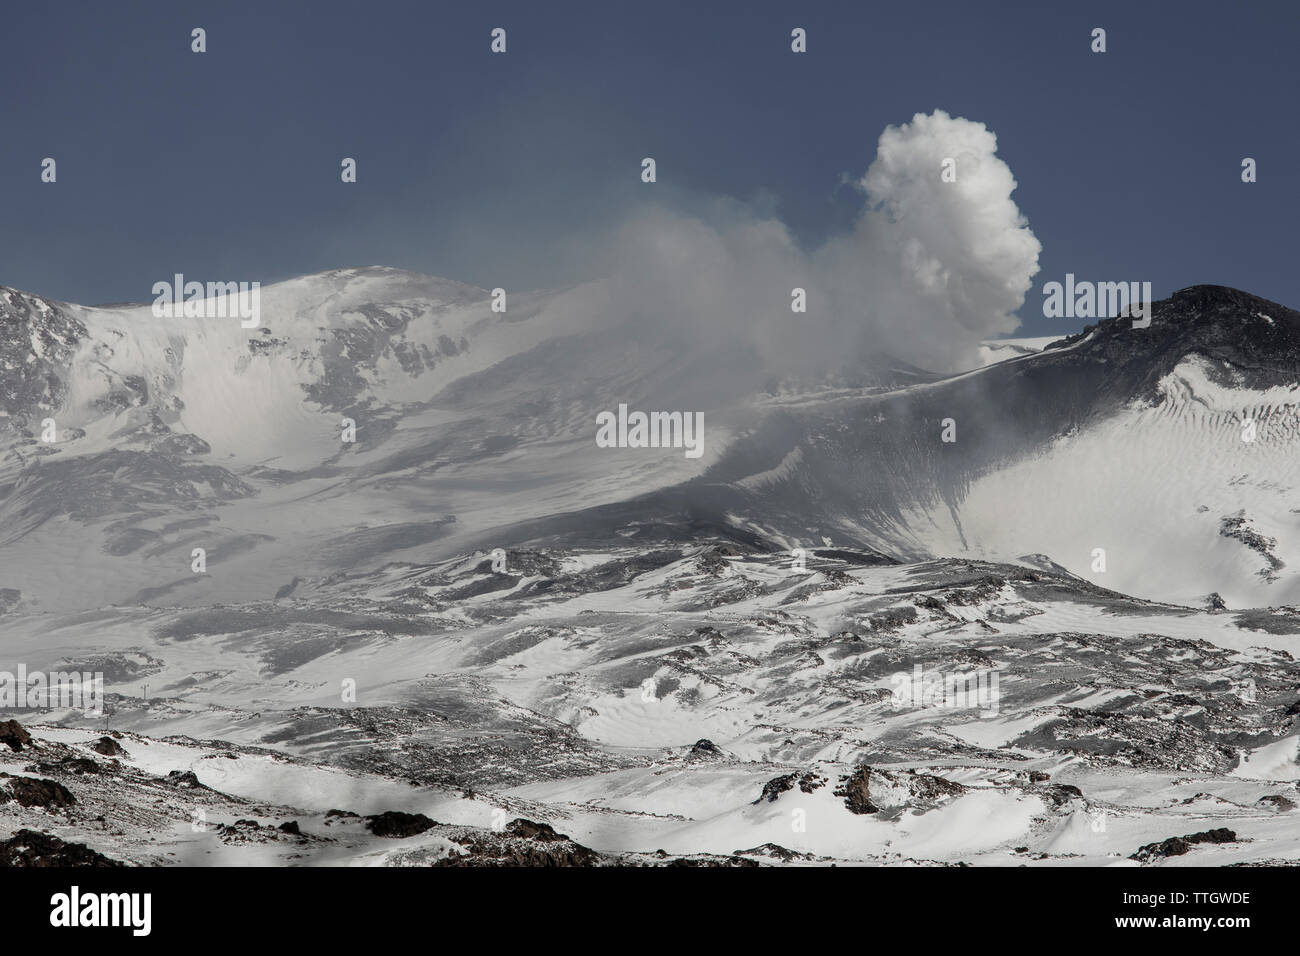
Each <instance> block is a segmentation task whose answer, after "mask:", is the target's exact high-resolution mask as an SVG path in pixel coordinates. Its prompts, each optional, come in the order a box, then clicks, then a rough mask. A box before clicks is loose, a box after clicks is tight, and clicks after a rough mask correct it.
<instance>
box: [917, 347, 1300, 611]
mask: <svg viewBox="0 0 1300 956" xmlns="http://www.w3.org/2000/svg"><path fill="white" fill-rule="evenodd" d="M1158 388H1159V393H1160V396H1161V400H1160V401H1158V402H1156V403H1153V404H1148V403H1141V404H1136V405H1134V406H1131V407H1128V408H1125V409H1123V410H1122V411H1120V412H1119V413H1117V414H1115V415H1114V416H1112V417H1111V418H1109V419H1107V420H1106V421H1103V422H1099V423H1097V424H1095V425H1092V426H1091V427H1090V428H1088V429H1086V430H1081V431H1076V432H1074V433H1073V434H1070V435H1066V436H1063V437H1061V438H1059V439H1057V440H1056V441H1055V442H1053V443H1052V444H1051V445H1050V446H1048V447H1046V448H1044V449H1042V451H1041V452H1039V453H1038V454H1035V455H1033V456H1031V457H1029V458H1026V459H1025V460H1023V461H1020V462H1017V463H1013V464H1011V465H1009V466H1008V467H1006V468H1004V469H1002V470H1000V471H998V472H995V473H994V474H991V475H988V476H985V477H983V478H980V479H978V480H976V481H975V482H973V483H972V485H971V487H970V489H969V491H968V493H967V494H966V496H965V498H964V500H963V501H962V502H961V505H960V508H959V510H958V514H959V515H960V520H961V533H960V535H959V534H958V531H957V528H956V526H955V525H954V524H953V523H952V521H951V519H950V518H949V517H948V515H947V513H946V512H945V511H943V510H939V509H935V510H929V511H926V512H913V514H912V515H911V516H910V517H909V519H908V521H907V525H908V527H909V530H910V532H911V533H912V534H914V535H916V537H917V538H918V539H919V540H920V541H921V542H922V543H923V545H924V546H925V547H926V548H928V549H929V550H931V551H932V552H933V553H936V554H962V553H970V554H974V555H977V556H980V557H990V556H994V555H997V556H1006V555H1012V554H1023V553H1026V552H1029V551H1036V552H1042V553H1045V554H1048V555H1050V556H1051V558H1052V559H1053V560H1055V561H1057V562H1058V563H1060V564H1062V565H1064V566H1065V567H1067V568H1069V569H1070V570H1071V571H1073V572H1074V573H1076V574H1078V575H1080V576H1082V577H1084V578H1086V579H1088V580H1090V581H1092V582H1094V583H1096V584H1100V585H1103V586H1105V587H1108V588H1113V589H1115V590H1118V591H1122V592H1125V593H1128V594H1137V595H1144V596H1159V597H1161V598H1164V599H1166V600H1173V601H1177V602H1179V603H1189V604H1199V603H1201V602H1202V601H1203V599H1204V598H1205V596H1206V595H1207V594H1209V593H1211V592H1217V593H1219V594H1220V595H1222V596H1223V598H1224V599H1225V600H1226V601H1227V602H1228V605H1229V606H1231V607H1253V606H1261V605H1270V604H1294V603H1300V578H1297V577H1296V575H1295V574H1293V573H1288V574H1286V575H1284V576H1282V577H1281V578H1279V579H1278V580H1276V581H1269V580H1268V579H1267V576H1266V575H1265V576H1262V575H1261V574H1260V572H1261V571H1262V570H1266V569H1267V565H1266V564H1265V562H1264V561H1261V558H1260V555H1259V554H1258V553H1255V552H1254V551H1252V550H1251V549H1250V548H1248V547H1243V545H1242V544H1241V543H1240V542H1239V541H1236V540H1233V539H1231V538H1228V537H1224V536H1222V535H1221V534H1220V529H1221V525H1222V522H1223V520H1224V519H1225V518H1228V517H1230V516H1234V515H1237V514H1238V513H1242V514H1244V516H1245V517H1246V518H1247V519H1248V520H1249V522H1250V525H1251V527H1252V528H1253V529H1254V530H1255V531H1256V532H1258V533H1259V534H1260V535H1261V536H1263V537H1266V538H1276V539H1277V544H1276V549H1275V551H1274V552H1273V553H1274V555H1275V556H1276V558H1277V559H1278V560H1280V561H1282V562H1283V563H1284V564H1285V565H1286V566H1288V567H1291V568H1295V567H1300V511H1297V508H1300V496H1297V485H1298V484H1300V389H1298V388H1297V386H1294V385H1292V386H1278V387H1273V388H1269V389H1261V390H1253V389H1249V388H1242V387H1231V386H1228V385H1224V384H1219V383H1217V382H1215V381H1214V380H1213V379H1212V378H1211V377H1210V367H1209V365H1208V363H1207V361H1206V360H1205V359H1204V358H1202V357H1200V356H1195V355H1193V356H1188V357H1187V358H1185V359H1184V360H1182V361H1181V362H1179V363H1178V365H1177V367H1176V368H1175V369H1174V371H1173V372H1171V373H1170V374H1169V375H1167V376H1165V377H1164V378H1163V379H1161V380H1160V382H1159V386H1158ZM1248 421H1253V422H1254V423H1255V429H1256V431H1255V437H1254V440H1252V441H1243V440H1242V435H1243V428H1244V427H1245V425H1246V423H1247V422H1248ZM1095 548H1102V549H1104V550H1105V561H1106V569H1105V571H1104V572H1100V571H1095V570H1093V564H1094V560H1095V558H1094V555H1093V549H1095Z"/></svg>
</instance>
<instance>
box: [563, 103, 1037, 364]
mask: <svg viewBox="0 0 1300 956" xmlns="http://www.w3.org/2000/svg"><path fill="white" fill-rule="evenodd" d="M945 158H952V159H954V160H955V161H956V181H955V182H944V181H942V179H941V176H940V172H941V167H942V164H943V161H944V159H945ZM856 185H857V186H858V187H859V188H861V189H862V190H863V191H864V192H865V194H866V197H867V205H866V208H865V209H864V211H863V213H862V215H861V217H860V218H859V220H858V221H857V223H856V224H855V227H854V229H853V230H852V231H851V233H849V234H848V235H844V236H839V237H836V238H835V239H833V240H831V241H829V242H827V243H825V244H824V245H822V246H820V247H818V248H816V249H812V250H803V249H801V248H800V247H799V245H798V244H797V243H796V242H795V240H794V239H793V237H792V236H791V234H790V232H789V230H788V229H787V228H786V226H785V225H784V224H783V223H781V222H780V221H779V220H777V219H775V218H771V217H763V216H760V215H759V214H758V213H756V212H755V211H754V210H753V209H752V208H750V207H747V206H745V205H744V204H741V203H738V202H735V201H732V200H717V201H714V202H711V203H709V204H707V207H706V208H705V209H704V210H703V211H702V212H699V211H697V213H696V214H695V215H689V216H688V215H684V214H682V213H680V212H675V211H673V210H670V209H668V208H666V207H663V206H652V207H648V208H645V209H643V210H642V211H640V212H639V213H638V214H637V215H634V216H632V217H630V218H629V219H628V220H627V221H626V222H625V223H624V225H623V227H622V228H621V230H620V231H619V232H618V233H617V234H616V236H615V237H614V239H613V241H612V242H611V243H610V244H609V246H608V248H606V249H605V250H604V251H603V254H604V255H605V256H608V257H609V261H610V267H609V269H608V270H607V274H608V275H609V276H610V278H609V279H608V280H607V281H605V282H602V283H599V284H596V285H593V286H591V287H588V288H589V290H590V292H589V294H588V295H587V296H586V297H585V301H584V303H583V306H582V307H583V308H585V309H587V310H590V312H591V313H592V316H593V318H594V317H596V316H599V317H600V318H602V319H603V320H605V321H609V320H611V319H612V320H614V321H627V320H630V321H635V322H637V323H638V324H640V325H642V326H648V327H651V328H653V329H656V330H662V331H663V332H664V333H665V334H668V335H672V336H678V337H684V338H685V340H686V341H687V342H689V343H690V344H691V345H692V346H695V347H699V348H702V349H712V348H717V347H729V348H732V349H738V348H748V349H750V350H752V351H753V352H754V353H755V355H756V357H757V361H758V362H759V363H760V364H761V365H762V366H763V367H764V368H763V371H764V372H765V373H776V374H799V373H803V372H808V371H811V370H816V369H828V368H829V365H828V363H835V364H840V365H843V364H845V363H850V362H851V361H852V359H853V357H854V355H855V354H858V353H859V352H860V351H861V350H866V351H868V352H872V353H877V354H879V353H884V354H888V355H890V356H892V357H895V358H898V359H902V360H904V361H908V362H912V363H913V364H916V365H919V366H921V367H923V368H928V369H932V370H935V371H948V370H952V369H956V368H961V367H968V366H966V365H965V363H966V362H967V360H968V359H970V357H971V356H972V354H973V353H974V350H975V349H976V348H977V347H978V344H979V342H980V341H981V340H982V339H985V338H989V337H992V336H997V335H1002V334H1005V333H1007V332H1010V331H1012V330H1014V329H1015V328H1016V327H1017V325H1018V324H1019V321H1018V319H1017V318H1016V317H1015V316H1014V315H1013V314H1012V313H1013V312H1014V311H1015V310H1016V309H1017V308H1019V307H1020V306H1021V305H1022V304H1023V302H1024V297H1025V293H1026V292H1027V291H1028V290H1029V288H1030V285H1031V280H1032V277H1033V275H1034V274H1035V273H1036V272H1037V271H1038V254H1039V251H1040V249H1041V246H1040V244H1039V242H1038V240H1037V239H1036V238H1035V237H1034V235H1033V233H1032V232H1031V231H1030V230H1029V227H1028V225H1027V223H1026V221H1025V218H1024V217H1023V216H1022V215H1021V213H1020V210H1019V209H1018V208H1017V207H1016V204H1015V202H1014V201H1013V200H1012V198H1011V194H1012V192H1013V191H1014V190H1015V188H1016V181H1015V178H1014V177H1013V176H1012V174H1011V170H1010V168H1009V167H1008V166H1007V164H1006V163H1005V162H1003V161H1002V160H1001V159H999V158H998V156H997V137H996V136H995V135H994V134H993V133H992V132H991V131H989V130H988V129H987V128H986V127H985V126H984V124H982V123H976V122H972V121H970V120H966V119H961V118H953V117H951V116H949V115H948V114H947V113H944V112H943V111H940V110H936V111H935V112H934V113H932V114H930V115H925V114H921V113H918V114H917V115H916V116H915V117H913V119H912V121H911V122H910V123H904V124H903V125H901V126H890V127H888V128H887V129H886V130H885V131H884V132H883V133H882V134H881V135H880V140H879V144H878V147H877V154H876V158H875V160H874V162H872V164H871V166H870V168H868V169H867V171H866V173H865V174H864V175H863V176H862V177H861V179H860V180H858V181H857V183H856ZM651 188H653V187H651ZM698 208H699V207H698V205H697V210H698ZM794 287H801V288H804V289H806V290H807V295H808V312H807V313H806V314H797V313H792V312H791V310H790V301H791V289H792V288H794ZM566 305H567V306H568V307H570V308H571V307H573V305H574V300H573V299H572V298H567V299H566Z"/></svg>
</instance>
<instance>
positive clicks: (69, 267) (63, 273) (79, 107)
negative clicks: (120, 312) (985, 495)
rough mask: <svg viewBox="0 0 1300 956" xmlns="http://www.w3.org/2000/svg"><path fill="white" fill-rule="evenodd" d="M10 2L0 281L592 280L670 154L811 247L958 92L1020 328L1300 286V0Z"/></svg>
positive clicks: (102, 297)
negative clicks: (347, 163)
mask: <svg viewBox="0 0 1300 956" xmlns="http://www.w3.org/2000/svg"><path fill="white" fill-rule="evenodd" d="M3 22H4V45H3V46H4V52H3V55H0V90H2V91H3V92H2V94H0V223H3V228H0V283H2V284H5V285H10V286H14V287H17V288H20V289H24V290H27V291H32V292H39V293H42V294H45V295H49V296H52V297H54V298H59V299H64V300H70V301H77V302H85V303H103V302H117V301H147V300H148V299H149V298H150V292H149V290H150V288H151V286H152V284H153V283H154V282H155V281H157V280H158V279H160V278H165V277H169V276H171V275H172V274H173V273H175V272H183V273H185V274H186V275H187V276H188V277H191V278H197V279H201V280H207V279H218V280H230V279H245V278H247V279H259V280H261V281H263V282H270V281H274V280H276V279H281V278H287V277H289V276H292V275H297V274H301V273H307V272H316V271H321V270H325V269H331V268H336V267H342V266H351V265H366V264H375V263H378V264H385V265H393V266H398V267H402V268H408V269H413V270H416V271H420V272H427V273H431V274H435V275H443V276H448V277H451V278H455V279H460V280H463V281H467V282H471V283H474V284H477V285H483V286H488V287H491V286H496V285H501V286H507V287H510V288H516V289H518V288H526V287H558V286H563V285H567V284H570V283H573V282H576V281H579V280H583V279H587V278H591V277H592V275H591V272H592V269H593V263H592V262H591V261H590V257H589V256H588V255H587V254H586V253H585V251H584V250H587V249H589V248H590V245H591V241H592V239H593V237H599V236H601V235H603V234H604V233H605V232H606V231H607V230H610V229H612V228H613V227H614V225H615V224H616V223H617V222H618V221H620V220H621V218H622V217H623V215H624V214H625V212H626V211H627V209H628V208H629V207H630V206H631V205H632V204H634V203H637V202H638V201H639V200H641V199H642V198H643V197H644V190H645V189H646V188H647V187H646V186H645V185H644V184H642V183H641V182H640V161H641V158H642V157H643V156H654V157H655V158H656V161H657V163H658V178H659V182H658V183H657V184H656V188H657V189H658V190H659V192H658V194H657V196H658V198H660V199H665V198H666V199H667V200H668V201H670V202H671V203H672V204H674V205H675V206H677V207H679V208H681V209H683V210H686V211H689V210H690V209H691V207H692V204H694V203H697V202H703V201H705V200H707V199H709V198H711V197H717V196H725V197H734V198H735V199H738V200H741V201H744V202H746V203H751V204H755V205H757V206H758V207H759V208H761V209H764V210H767V211H769V212H770V213H771V214H773V215H776V216H778V217H779V218H780V219H781V220H782V221H783V222H785V223H786V224H787V225H788V226H789V228H790V229H791V230H792V231H793V232H794V234H795V235H796V236H797V237H798V239H799V241H800V242H801V243H803V244H806V245H808V246H809V247H814V246H817V245H819V244H821V243H823V242H825V241H826V240H827V239H828V238H830V237H833V236H834V235H836V234H837V233H839V232H842V231H844V230H846V229H847V228H848V227H849V225H850V224H851V223H852V222H853V220H854V218H855V217H856V216H857V214H858V212H859V210H860V209H861V206H862V203H863V198H862V195H861V194H860V193H859V192H858V191H857V190H855V189H853V188H851V187H849V186H846V185H845V179H846V177H851V178H853V179H857V178H859V177H861V175H862V174H863V172H864V170H865V169H866V168H867V166H868V165H869V164H870V163H871V160H872V158H873V156H874V155H875V149H876V141H877V138H878V137H879V135H880V133H881V131H882V130H883V129H884V127H886V126H887V125H889V124H897V123H903V122H906V121H907V120H909V119H910V118H911V117H912V116H913V114H915V113H917V112H930V111H932V110H934V109H942V110H946V111H947V112H948V113H950V114H952V115H953V116H961V117H965V118H968V119H971V120H976V121H980V122H983V123H986V124H987V125H988V127H989V128H990V129H991V130H992V131H993V132H995V133H996V134H997V137H998V155H999V156H1000V157H1001V158H1002V159H1004V160H1005V161H1006V162H1007V163H1008V164H1009V165H1010V167H1011V170H1012V172H1013V173H1014V175H1015V177H1016V179H1017V181H1018V184H1019V186H1018V189H1017V190H1016V192H1015V194H1014V198H1015V200H1016V202H1017V203H1018V205H1019V207H1020V209H1021V211H1022V212H1023V213H1024V215H1025V216H1026V217H1027V218H1028V221H1029V225H1030V227H1031V228H1032V230H1033V231H1034V233H1035V234H1036V235H1037V237H1038V238H1039V239H1040V240H1041V242H1042V245H1043V252H1042V255H1041V257H1040V265H1041V267H1042V268H1041V271H1040V272H1039V274H1038V275H1037V276H1036V277H1035V279H1034V288H1033V289H1032V290H1031V292H1030V293H1029V295H1028V297H1027V301H1026V305H1025V307H1024V308H1023V309H1022V310H1021V312H1020V314H1021V316H1022V318H1023V319H1024V320H1025V325H1024V328H1023V329H1022V331H1021V334H1026V335H1028V334H1034V335H1045V334H1052V333H1056V332H1066V331H1071V330H1072V327H1078V326H1081V325H1082V324H1084V323H1083V322H1082V321H1080V320H1074V319H1055V320H1048V319H1044V318H1043V317H1042V314H1041V302H1042V295H1041V291H1040V290H1041V288H1042V286H1043V284H1044V283H1045V282H1047V281H1050V280H1053V279H1061V278H1063V277H1064V275H1065V273H1067V272H1073V273H1075V274H1076V276H1079V277H1080V278H1085V279H1086V278H1093V279H1107V280H1129V279H1132V280H1149V281H1151V282H1152V283H1153V288H1154V292H1155V294H1156V296H1157V297H1162V296H1164V295H1166V294H1168V293H1169V292H1170V291H1173V290H1174V289H1177V288H1181V287H1183V286H1187V285H1193V284H1196V283H1202V282H1213V283H1221V284H1226V285H1232V286H1237V287H1239V288H1243V289H1246V290H1248V291H1251V292H1254V293H1257V294H1259V295H1263V296H1265V297H1267V298H1271V299H1274V300H1277V301H1280V302H1282V303H1284V304H1287V305H1290V306H1292V307H1300V261H1298V255H1300V244H1298V243H1297V241H1296V235H1297V223H1296V220H1297V212H1298V211H1300V121H1298V119H1297V92H1298V91H1300V82H1297V80H1298V79H1300V4H1297V3H1295V2H1294V0H1274V2H1264V0H1259V2H1249V0H1247V2H1233V3H1227V2H1219V3H1201V2H1185V3H1156V2H1135V0H1128V2H1121V3H1098V2H1091V3H1088V4H1074V3H1071V4H1064V3H1051V2H1045V0H1035V2H1024V3H1010V2H1003V3H949V2H939V3H936V2H925V3H919V2H918V3H897V4H883V3H866V2H861V0H854V2H842V3H840V2H806V3H770V2H763V0H751V2H744V3H741V2H726V3H723V2H719V3H712V4H701V3H698V2H696V3H682V4H678V3H670V2H658V0H654V2H638V3H627V2H613V0H605V2H598V3H572V2H548V3H541V2H537V0H532V2H526V3H499V2H491V3H439V2H430V0H418V2H391V0H368V2H357V3H341V2H334V0H316V2H302V3H296V2H295V3H290V2H277V0H261V2H249V3H243V2H220V3H215V2H214V3H175V2H157V3H154V2H129V0H128V2H114V3H105V2H102V0H95V2H86V3H72V2H52V3H49V4H44V3H41V4H8V5H6V7H5V9H4V12H3ZM196 26H201V27H204V28H205V29H206V31H207V46H208V51H207V52H206V53H204V54H202V55H199V54H194V53H191V51H190V30H191V29H192V28H193V27H196ZM498 26H499V27H504V28H505V29H506V30H507V38H508V52H507V53H506V54H505V55H504V56H501V55H493V54H492V53H491V52H490V51H489V43H490V36H489V34H490V31H491V30H492V28H493V27H498ZM796 26H800V27H804V28H805V29H806V30H807V31H808V53H807V54H805V55H794V54H792V53H791V52H790V30H791V29H792V28H793V27H796ZM1094 27H1103V28H1105V29H1106V31H1107V45H1108V51H1107V52H1106V53H1105V54H1094V53H1092V52H1091V51H1090V49H1089V47H1090V33H1091V30H1092V29H1093V28H1094ZM47 156H50V157H54V158H55V159H56V160H57V163H58V167H57V169H58V181H57V182H56V183H55V184H53V185H51V184H46V183H42V182H41V181H40V172H41V167H40V164H41V160H42V159H43V158H44V157H47ZM345 156H350V157H355V158H356V159H357V161H358V173H359V175H358V180H359V181H358V182H357V183H356V184H355V185H347V186H345V185H343V184H342V183H341V182H340V179H339V163H340V160H341V159H342V158H343V157H345ZM1247 156H1249V157H1253V158H1255V159H1256V160H1257V162H1258V182H1256V183H1253V184H1244V183H1242V182H1241V175H1240V172H1241V160H1242V158H1243V157H1247Z"/></svg>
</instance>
